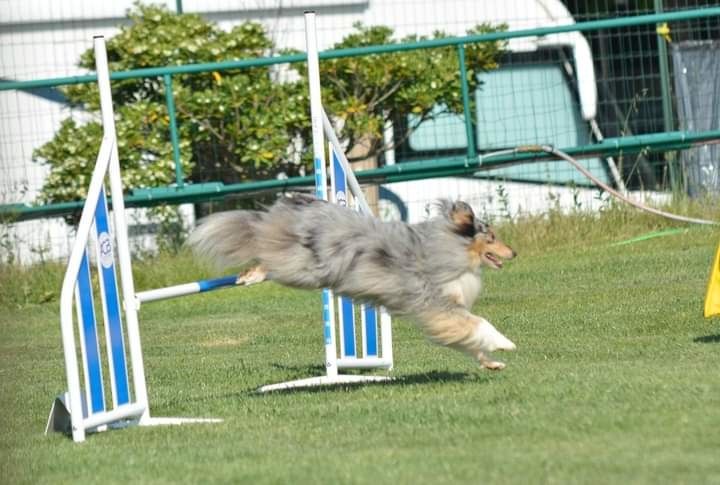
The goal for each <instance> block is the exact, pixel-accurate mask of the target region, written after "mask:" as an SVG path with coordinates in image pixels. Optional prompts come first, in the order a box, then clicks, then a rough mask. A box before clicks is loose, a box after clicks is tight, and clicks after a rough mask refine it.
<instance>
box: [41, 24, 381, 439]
mask: <svg viewBox="0 0 720 485" xmlns="http://www.w3.org/2000/svg"><path fill="white" fill-rule="evenodd" d="M305 23H306V36H307V42H308V69H309V78H310V88H311V89H310V97H311V114H312V125H313V152H314V163H315V182H316V188H315V190H316V195H317V197H319V198H323V199H325V200H327V199H328V194H327V182H328V177H327V175H328V172H327V170H326V158H325V153H324V152H325V145H324V140H323V135H324V134H325V135H327V136H328V138H329V147H330V148H329V153H330V159H331V161H332V165H331V170H330V175H331V177H330V178H331V184H330V185H331V187H332V192H333V194H332V197H331V198H330V199H331V200H332V201H333V202H336V203H341V202H342V201H348V199H352V200H354V202H355V204H356V208H357V209H358V210H360V211H362V212H364V213H367V214H369V213H370V209H369V207H368V204H367V202H366V201H365V198H364V196H363V193H362V191H361V190H360V186H359V184H358V182H357V180H356V179H355V176H354V174H353V173H352V170H351V169H350V166H349V163H348V162H347V159H346V158H345V155H344V153H343V151H342V149H341V146H340V143H339V141H338V139H337V137H336V136H335V133H334V132H333V128H332V125H331V123H330V121H329V119H328V118H327V115H326V114H325V113H324V111H323V109H322V104H321V100H320V80H319V69H318V51H317V43H316V38H315V14H314V13H306V15H305ZM93 43H94V51H95V59H96V70H97V76H98V87H99V91H100V105H101V112H102V122H103V140H102V143H101V146H100V150H99V153H98V157H97V160H96V164H95V168H94V171H93V174H92V177H91V181H90V186H89V188H88V193H87V198H86V202H85V205H84V207H83V211H82V215H81V217H80V223H79V225H78V230H77V236H76V240H75V242H74V245H73V248H72V251H71V254H70V258H69V261H68V265H67V270H66V273H65V277H64V279H63V284H62V290H61V296H60V324H61V333H62V343H63V351H64V360H65V372H66V378H67V386H68V390H67V392H65V393H63V394H62V395H61V396H59V397H58V398H57V399H55V401H54V402H53V405H52V409H51V411H50V417H49V418H48V423H47V427H46V432H48V431H61V432H70V433H71V434H72V438H73V440H74V441H76V442H80V441H84V440H85V437H86V433H88V432H94V431H103V430H105V429H108V428H118V427H125V426H128V425H134V424H137V425H140V426H153V425H166V424H167V425H171V424H183V423H216V422H220V421H222V420H220V419H216V418H158V417H153V416H151V415H150V405H149V399H148V392H147V384H146V380H145V371H144V364H143V354H142V345H141V340H140V329H139V319H138V313H139V310H140V306H141V304H142V303H148V302H152V301H157V300H162V299H167V298H175V297H180V296H186V295H190V294H195V293H203V292H207V291H212V290H216V289H220V288H228V287H233V286H235V285H236V284H237V283H238V277H237V275H232V276H226V277H223V278H215V279H209V280H201V281H196V282H192V283H186V284H181V285H176V286H171V287H166V288H159V289H154V290H148V291H142V292H136V291H135V284H134V281H133V276H132V261H131V254H130V245H129V243H128V230H127V222H126V214H125V207H124V201H123V190H122V180H121V176H120V163H119V158H118V150H117V141H116V135H115V123H114V113H113V106H112V97H111V91H110V76H109V71H108V65H107V53H106V50H105V40H104V38H103V37H101V36H98V37H95V38H94V40H93ZM106 178H107V179H108V182H109V185H110V196H111V198H112V215H113V223H114V227H111V223H110V221H111V219H110V214H109V210H108V203H107V197H106V193H105V180H106ZM348 194H350V195H351V196H352V197H348ZM113 229H114V230H113ZM91 248H92V249H91ZM93 250H94V259H95V261H96V263H97V275H98V278H97V279H98V282H99V285H98V286H99V292H100V295H99V296H100V298H99V300H100V301H101V303H102V321H103V322H104V331H105V345H104V346H101V344H100V338H101V337H100V335H99V334H100V332H99V325H98V323H99V320H100V319H99V318H98V317H97V316H96V311H95V307H94V296H93V285H92V277H91V259H93V258H91V256H90V251H93ZM116 262H117V266H118V267H119V273H120V280H119V281H120V287H118V278H117V270H116ZM120 288H121V289H122V290H121V291H120ZM336 304H337V308H338V309H339V318H336V312H335V307H336ZM358 313H359V315H360V325H361V332H360V334H361V342H362V343H361V347H360V349H358V346H357V342H356V340H357V339H356V315H357V314H358ZM73 314H75V315H76V318H73ZM123 314H124V319H123ZM322 317H323V325H324V332H323V334H324V345H325V367H326V369H327V372H326V375H324V376H318V377H311V378H309V379H301V380H299V381H292V382H285V383H280V384H272V385H268V386H263V387H261V388H260V389H259V391H261V392H265V391H274V390H278V389H287V388H293V387H305V386H315V385H332V384H343V383H357V382H370V381H381V380H386V379H389V377H387V376H370V375H342V374H340V373H339V372H338V370H339V369H343V368H364V369H372V368H379V369H391V368H392V366H393V357H392V336H391V330H390V324H391V322H390V316H389V314H388V313H387V311H385V310H384V309H382V308H372V307H365V306H364V305H361V306H360V308H359V311H357V309H356V306H355V304H353V302H352V301H351V300H349V299H347V298H343V297H338V298H335V296H334V295H332V292H331V291H330V290H323V292H322ZM338 319H339V321H340V327H339V337H340V343H341V347H340V353H339V356H338V351H337V345H336V320H338ZM123 320H124V325H123ZM76 322H77V330H76V327H75V325H76ZM378 327H379V329H378ZM378 330H379V331H378ZM76 332H77V338H76ZM78 341H79V342H78ZM78 344H79V345H78ZM78 347H79V349H78ZM102 350H104V351H105V352H104V353H106V354H107V355H106V359H107V363H106V364H103V358H102V355H101V354H102V353H103V352H102ZM78 355H79V356H80V361H79V359H78ZM128 355H129V359H128ZM81 366H82V367H81ZM104 369H107V370H108V374H109V376H107V377H106V376H104V375H103V370H104ZM130 375H132V379H130V378H129V376H130ZM81 381H82V382H81ZM106 386H109V388H110V391H109V393H108V394H109V395H110V396H111V399H112V403H111V404H108V403H106V397H105V396H106V392H107V390H106V389H107V388H106Z"/></svg>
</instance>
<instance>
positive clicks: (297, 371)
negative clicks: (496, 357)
mask: <svg viewBox="0 0 720 485" xmlns="http://www.w3.org/2000/svg"><path fill="white" fill-rule="evenodd" d="M272 366H273V367H274V368H276V369H282V370H285V371H291V372H289V375H288V380H292V379H296V378H306V377H311V376H321V375H325V367H323V366H320V365H309V366H288V365H283V364H273V365H272ZM344 373H348V374H350V373H351V374H354V375H372V374H368V373H362V372H357V371H355V372H344ZM488 374H489V373H487V372H485V373H483V372H480V371H478V372H477V373H474V372H449V371H430V372H422V373H416V374H406V375H397V376H393V375H391V377H392V380H389V381H378V382H358V383H344V384H337V385H321V386H316V387H302V388H291V389H280V390H276V391H270V392H267V393H265V394H276V395H277V394H314V393H331V392H347V391H356V390H359V389H361V388H364V387H367V386H373V387H385V386H393V387H396V386H397V387H401V386H414V385H428V384H445V383H454V382H486V381H488V380H489V376H488ZM246 392H247V393H248V394H251V395H254V396H263V395H265V394H263V393H259V392H257V389H248V390H247V391H246Z"/></svg>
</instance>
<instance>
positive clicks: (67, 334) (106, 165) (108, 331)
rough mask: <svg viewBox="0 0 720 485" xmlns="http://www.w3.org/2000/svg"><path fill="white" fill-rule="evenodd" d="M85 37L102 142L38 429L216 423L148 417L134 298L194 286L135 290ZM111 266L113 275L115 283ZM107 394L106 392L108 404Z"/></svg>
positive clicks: (78, 436)
mask: <svg viewBox="0 0 720 485" xmlns="http://www.w3.org/2000/svg"><path fill="white" fill-rule="evenodd" d="M93 42H94V49H95V60H96V61H95V62H96V67H97V76H98V87H99V91H100V106H101V111H102V120H103V140H102V144H101V145H100V151H99V153H98V157H97V161H96V164H95V169H94V171H93V174H92V178H91V180H90V187H89V188H88V193H87V200H86V202H85V206H84V207H83V211H82V215H81V216H80V223H79V225H78V230H77V237H76V240H75V243H74V245H73V248H72V252H71V254H70V259H69V261H68V265H67V270H66V272H65V277H64V279H63V285H62V290H61V294H60V328H61V332H62V342H63V351H64V356H65V373H66V376H67V386H68V390H67V392H65V393H64V394H62V395H61V396H59V397H58V398H57V399H56V400H55V401H54V403H53V406H52V409H51V411H50V417H49V419H48V424H47V428H46V432H47V431H50V430H53V431H63V432H67V431H70V432H71V433H72V437H73V440H74V441H76V442H78V441H84V440H85V435H86V433H87V432H89V431H102V430H104V429H107V428H108V427H123V426H126V425H130V424H139V425H145V426H152V425H159V424H182V423H188V422H193V423H197V422H218V421H220V420H218V419H202V418H200V419H196V418H156V417H151V416H150V407H149V403H148V394H147V388H146V382H145V368H144V365H143V356H142V346H141V344H140V331H139V325H138V310H139V308H140V303H141V302H143V301H152V300H156V299H160V298H167V297H168V290H172V291H170V292H171V293H172V292H173V291H174V293H176V295H175V296H177V294H178V291H177V289H178V288H179V289H180V293H181V292H182V291H185V292H186V293H185V294H187V293H190V292H196V291H190V288H187V286H188V285H180V287H173V288H170V289H161V290H153V291H151V292H144V293H137V294H136V293H135V285H134V282H133V276H132V263H131V258H130V245H129V244H128V234H127V223H126V219H125V206H124V201H123V190H122V180H121V178H120V163H119V161H118V151H117V140H116V136H115V122H114V115H113V107H112V97H111V93H110V76H109V72H108V66H107V53H106V51H105V39H103V38H102V37H95V38H94V41H93ZM106 179H107V180H108V181H109V184H110V195H111V197H112V204H113V207H112V209H113V210H112V212H113V216H114V218H113V220H112V221H111V219H110V214H109V211H108V203H107V198H106V194H105V181H106ZM111 222H113V223H114V227H113V225H112V224H111ZM91 247H94V249H95V251H94V255H92V257H91V254H90V251H89V248H91ZM91 259H93V260H94V261H95V262H96V264H97V280H98V283H99V284H98V286H99V290H100V291H99V293H100V294H99V300H100V302H101V304H102V319H100V318H99V317H98V315H97V313H96V310H95V301H96V299H98V298H95V297H94V295H93V285H92V276H91V272H92V265H91ZM116 263H117V264H116ZM116 266H117V267H119V272H120V287H118V278H117V270H116ZM202 283H204V286H205V287H212V286H213V285H215V286H217V285H219V284H220V283H227V281H226V280H225V279H220V280H213V281H209V282H202ZM192 285H198V284H197V283H195V284H192ZM120 288H121V289H122V292H121V291H120ZM157 292H160V294H158V293H157ZM121 295H122V296H121ZM73 313H76V317H77V324H78V330H77V335H78V338H77V339H76V331H75V325H74V324H75V319H74V318H73ZM123 315H124V318H123ZM101 320H102V323H103V325H102V328H104V333H105V342H104V343H102V342H101V337H100V333H101V332H100V328H101V327H100V325H99V324H100V321H101ZM77 340H79V349H78V345H77ZM103 353H104V354H106V362H104V361H103ZM78 354H79V356H80V359H81V362H80V363H78ZM128 354H129V359H128ZM81 369H82V374H81ZM105 369H107V373H108V374H109V377H108V378H106V377H105V376H104V375H103V374H104V370H105ZM81 375H82V377H83V378H82V381H83V382H82V384H81ZM130 375H132V380H130V377H129V376H130ZM108 387H109V389H108ZM108 395H109V396H110V397H111V403H110V404H109V403H108V399H107V397H108Z"/></svg>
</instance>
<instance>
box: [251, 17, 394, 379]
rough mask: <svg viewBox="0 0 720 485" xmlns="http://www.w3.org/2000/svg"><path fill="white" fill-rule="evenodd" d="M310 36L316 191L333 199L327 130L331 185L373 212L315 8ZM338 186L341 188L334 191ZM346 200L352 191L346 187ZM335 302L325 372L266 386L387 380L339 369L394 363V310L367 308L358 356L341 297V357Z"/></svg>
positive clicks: (327, 300)
mask: <svg viewBox="0 0 720 485" xmlns="http://www.w3.org/2000/svg"><path fill="white" fill-rule="evenodd" d="M305 40H306V48H307V56H308V61H307V64H308V82H309V85H310V119H311V122H312V143H313V160H314V168H315V195H316V196H317V197H318V198H319V199H323V200H328V194H327V168H326V167H327V163H326V157H325V141H324V136H325V135H327V136H328V138H329V139H330V140H329V145H330V159H331V170H330V173H331V186H332V187H333V188H334V189H337V188H338V187H340V188H342V187H343V186H344V185H345V183H346V181H347V185H348V186H349V189H350V190H349V192H350V194H352V196H353V198H354V199H355V201H356V204H357V207H358V209H359V210H360V211H361V212H364V213H366V214H371V213H372V212H371V211H370V207H369V206H368V204H367V201H366V200H365V196H364V195H363V193H362V190H360V185H359V184H358V182H357V179H356V178H355V175H354V174H353V172H352V169H351V168H350V164H349V163H348V161H347V159H346V157H345V155H344V152H343V150H342V148H341V146H340V142H339V141H338V139H337V137H336V136H335V132H334V131H333V127H332V124H331V123H330V121H329V119H328V117H327V115H326V114H325V111H324V110H323V106H322V100H321V95H320V67H319V56H318V48H317V37H316V28H315V13H314V12H305ZM334 192H335V191H334ZM338 193H339V191H337V192H335V193H334V194H333V197H332V202H336V203H341V202H342V201H341V200H338ZM343 195H345V197H344V199H345V201H347V193H345V192H344V194H343ZM335 303H336V299H335V298H334V297H333V294H332V291H330V290H329V289H324V290H322V308H323V312H322V315H323V326H324V338H325V369H326V374H325V375H324V376H318V377H310V378H307V379H299V380H295V381H290V382H283V383H280V384H272V385H267V386H263V387H261V388H260V389H259V391H260V392H268V391H278V390H284V389H293V388H302V387H313V386H326V385H337V384H355V383H363V382H379V381H387V380H390V379H391V378H390V377H388V376H372V375H354V374H352V375H344V374H339V373H338V370H339V369H341V368H345V369H346V368H364V369H372V368H380V369H392V366H393V358H392V335H391V329H390V323H391V322H390V315H388V313H387V312H386V311H385V310H384V309H374V308H361V318H362V321H363V324H364V325H363V331H362V342H363V349H364V352H363V355H362V357H358V356H357V352H356V347H355V320H354V318H355V317H354V315H355V311H354V306H353V304H352V302H351V301H350V300H349V299H345V298H340V299H338V301H337V304H338V306H339V307H340V318H339V319H340V322H341V324H340V335H341V344H342V345H341V357H340V358H338V354H337V345H336V337H335V327H336V326H335V314H336V313H335ZM377 315H380V330H381V332H380V339H381V350H382V355H380V356H379V355H378V349H377V337H378V334H377Z"/></svg>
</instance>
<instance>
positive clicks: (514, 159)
mask: <svg viewBox="0 0 720 485" xmlns="http://www.w3.org/2000/svg"><path fill="white" fill-rule="evenodd" d="M718 17H720V7H711V8H703V9H692V10H682V11H673V12H662V13H655V14H645V15H633V16H628V17H621V18H610V19H595V20H586V21H583V22H579V23H576V24H571V25H567V26H556V27H548V28H537V29H527V30H516V31H507V32H493V33H488V34H482V35H471V36H465V37H451V38H443V39H433V40H424V41H419V42H412V43H404V44H393V45H378V46H371V47H363V48H350V49H341V50H334V51H325V52H322V53H321V54H320V58H321V59H337V58H346V57H356V56H371V55H381V54H389V53H395V52H402V51H410V50H419V49H434V48H440V47H454V48H456V50H457V55H458V61H459V67H460V73H459V74H460V78H461V80H462V82H461V88H462V101H463V115H462V118H463V120H464V121H463V123H464V126H465V131H466V147H465V150H464V153H463V154H462V155H458V154H455V155H451V156H445V157H440V156H435V157H434V159H433V160H430V161H417V162H407V163H402V164H396V165H388V166H385V167H381V168H378V169H373V170H367V171H361V172H359V173H358V178H359V179H360V180H361V181H368V182H369V181H372V182H375V183H382V182H395V181H402V180H416V179H419V178H430V177H441V176H449V175H469V174H475V173H477V172H479V171H480V170H487V169H490V168H497V167H501V166H508V165H513V164H517V163H518V162H521V161H528V160H535V159H540V157H539V156H537V155H531V154H515V155H508V156H504V157H495V158H492V157H490V158H483V157H482V153H481V150H480V149H479V148H478V146H476V143H475V141H474V140H475V136H474V135H473V129H474V128H473V123H475V121H474V118H475V117H474V114H473V110H472V107H471V104H472V102H471V93H470V92H469V90H468V86H467V83H466V76H465V75H464V73H465V46H466V45H468V44H473V43H479V42H491V41H499V40H509V39H516V38H527V37H543V36H548V35H553V34H559V33H567V32H584V33H590V34H597V33H600V32H611V31H617V30H618V29H623V28H627V27H634V28H641V27H643V26H647V27H648V28H650V29H653V30H655V29H656V27H657V26H658V25H663V24H665V23H671V22H688V21H693V20H698V19H710V18H713V19H715V20H717V18H718ZM591 38H592V35H591ZM663 42H664V41H661V42H660V44H661V45H663ZM661 57H663V54H661ZM665 57H666V56H665ZM305 59H306V56H305V55H304V54H293V55H283V56H274V57H266V58H258V59H246V60H239V61H228V62H216V63H204V64H193V65H181V66H167V67H157V68H146V69H137V70H131V71H124V72H114V73H112V74H111V79H112V80H115V81H119V80H126V79H138V78H160V79H162V81H163V83H164V84H165V93H166V104H167V111H168V114H169V130H170V134H169V135H170V140H171V143H172V148H173V158H174V161H175V184H174V185H173V186H170V187H157V188H150V189H143V190H135V191H134V192H133V193H131V194H129V195H128V197H127V201H126V204H127V205H128V206H130V207H139V206H152V205H156V204H160V203H166V202H169V203H181V202H197V201H202V200H210V199H213V198H218V197H222V196H225V195H228V194H238V193H257V192H262V191H267V190H281V189H288V188H292V187H300V186H305V185H310V184H311V183H312V178H311V177H293V178H290V179H286V180H266V181H255V182H248V183H240V184H228V185H225V184H222V183H219V182H218V183H208V184H189V183H186V182H187V180H186V174H184V173H183V171H182V167H181V164H180V145H179V138H178V129H177V120H176V113H175V100H174V98H173V90H172V82H173V76H177V75H181V74H199V73H208V72H223V71H227V70H237V69H249V68H258V67H268V66H275V65H279V64H289V63H300V62H304V61H305ZM664 71H665V69H660V74H661V75H662V76H663V77H664V76H665V75H664V74H662V73H663V72H664ZM95 81H96V77H95V76H94V75H93V74H89V75H84V76H72V77H63V78H54V79H41V80H32V81H5V82H0V90H29V89H37V88H46V87H57V86H65V85H71V84H79V83H94V82H95ZM601 82H604V81H601ZM668 82H669V81H668V80H667V79H665V80H664V81H662V83H661V84H662V85H665V84H667V83H668ZM669 96H670V94H669V93H668V92H664V93H663V96H662V99H663V100H665V101H664V103H663V109H664V110H667V109H668V108H667V106H666V104H667V103H669V102H670V100H669ZM664 115H665V116H664V121H665V126H663V127H661V129H656V130H655V131H656V132H655V133H652V134H650V135H647V134H643V135H637V136H633V135H628V134H627V133H617V136H612V137H607V138H606V139H605V140H604V141H602V142H601V143H586V144H584V145H581V146H564V147H562V148H563V149H565V150H566V151H567V152H568V153H570V154H572V155H574V156H577V157H586V158H587V157H597V156H609V155H618V154H621V153H622V154H629V153H638V152H647V151H663V152H664V151H668V150H676V149H682V148H687V147H689V146H692V145H694V144H703V143H709V142H716V141H718V140H719V139H720V132H719V131H707V132H701V133H683V132H676V131H674V130H673V128H674V123H673V120H672V113H667V112H666V111H665V112H664ZM655 128H657V127H655ZM606 131H607V132H608V133H613V129H612V128H611V127H607V130H606ZM641 132H642V130H641ZM81 205H82V202H81V201H78V202H71V203H63V204H51V205H45V206H38V207H31V206H27V205H24V204H6V205H2V206H0V217H3V218H11V219H12V220H26V219H33V218H40V217H48V216H58V215H64V214H69V213H72V212H73V211H76V210H77V209H78V208H79V207H80V206H81Z"/></svg>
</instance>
